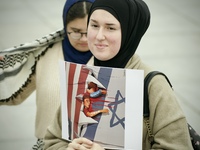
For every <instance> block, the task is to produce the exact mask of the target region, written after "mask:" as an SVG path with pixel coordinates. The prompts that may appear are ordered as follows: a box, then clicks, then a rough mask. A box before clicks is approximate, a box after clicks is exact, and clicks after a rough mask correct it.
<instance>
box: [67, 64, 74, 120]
mask: <svg viewBox="0 0 200 150" xmlns="http://www.w3.org/2000/svg"><path fill="white" fill-rule="evenodd" d="M68 66H69V72H68V73H69V75H68V83H67V84H68V95H67V106H68V117H69V119H70V120H71V107H72V106H71V104H72V92H73V81H74V74H75V71H76V64H71V63H70V65H68Z"/></svg>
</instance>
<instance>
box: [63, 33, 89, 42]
mask: <svg viewBox="0 0 200 150" xmlns="http://www.w3.org/2000/svg"><path fill="white" fill-rule="evenodd" d="M72 33H76V34H80V36H73V35H72ZM67 34H69V35H70V37H71V38H72V39H74V40H80V39H81V38H82V37H83V35H84V34H85V36H87V32H73V31H72V32H67Z"/></svg>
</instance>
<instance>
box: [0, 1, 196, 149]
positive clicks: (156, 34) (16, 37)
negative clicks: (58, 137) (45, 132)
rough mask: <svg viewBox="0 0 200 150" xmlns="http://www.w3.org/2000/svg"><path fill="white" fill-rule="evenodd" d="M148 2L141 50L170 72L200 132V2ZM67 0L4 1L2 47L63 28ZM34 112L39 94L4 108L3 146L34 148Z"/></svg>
mask: <svg viewBox="0 0 200 150" xmlns="http://www.w3.org/2000/svg"><path fill="white" fill-rule="evenodd" d="M145 2H146V3H147V4H148V5H149V9H150V11H151V25H150V27H149V29H148V31H147V33H146V34H145V36H144V37H143V39H142V41H141V43H140V46H139V47H138V50H137V53H139V54H140V56H141V57H142V58H143V60H144V61H145V62H146V63H148V64H150V65H151V66H153V67H154V68H155V69H156V70H160V71H163V72H165V73H166V74H167V75H168V77H169V79H170V80H171V82H172V84H173V87H174V90H175V92H176V94H177V96H178V97H179V102H180V105H181V106H182V108H183V111H184V112H185V115H186V117H187V119H188V122H189V123H190V124H191V125H192V126H193V127H194V128H195V129H196V131H198V132H199V133H200V126H199V125H198V124H199V121H200V107H199V105H200V102H199V99H200V72H199V65H200V50H199V47H200V17H199V14H200V1H199V0H168V1H166V0H145ZM64 3H65V0H51V1H49V0H42V1H41V0H34V1H33V0H32V1H31V0H15V1H12V0H0V49H5V48H10V47H12V46H15V45H19V44H22V43H25V42H30V41H33V40H35V39H37V38H40V37H42V36H44V35H46V34H49V33H50V32H53V31H55V30H57V29H60V28H62V9H63V5H64ZM13 84H14V83H13ZM35 112H36V107H35V93H33V94H32V95H31V96H30V97H29V98H28V99H27V100H25V101H24V102H23V103H22V104H20V105H18V106H1V107H0V150H13V149H15V150H27V149H30V148H31V147H32V145H33V144H34V143H35V141H36V139H35V137H34V121H35V120H34V119H35ZM166 113H167V112H166Z"/></svg>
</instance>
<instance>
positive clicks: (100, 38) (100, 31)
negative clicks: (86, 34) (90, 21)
mask: <svg viewBox="0 0 200 150" xmlns="http://www.w3.org/2000/svg"><path fill="white" fill-rule="evenodd" d="M96 38H97V39H98V40H104V39H105V35H104V32H103V29H102V28H100V29H99V31H98V33H97V36H96Z"/></svg>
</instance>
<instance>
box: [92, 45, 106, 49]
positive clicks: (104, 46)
mask: <svg viewBox="0 0 200 150" xmlns="http://www.w3.org/2000/svg"><path fill="white" fill-rule="evenodd" d="M95 46H96V47H97V48H98V49H104V48H106V47H107V45H106V44H95Z"/></svg>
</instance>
